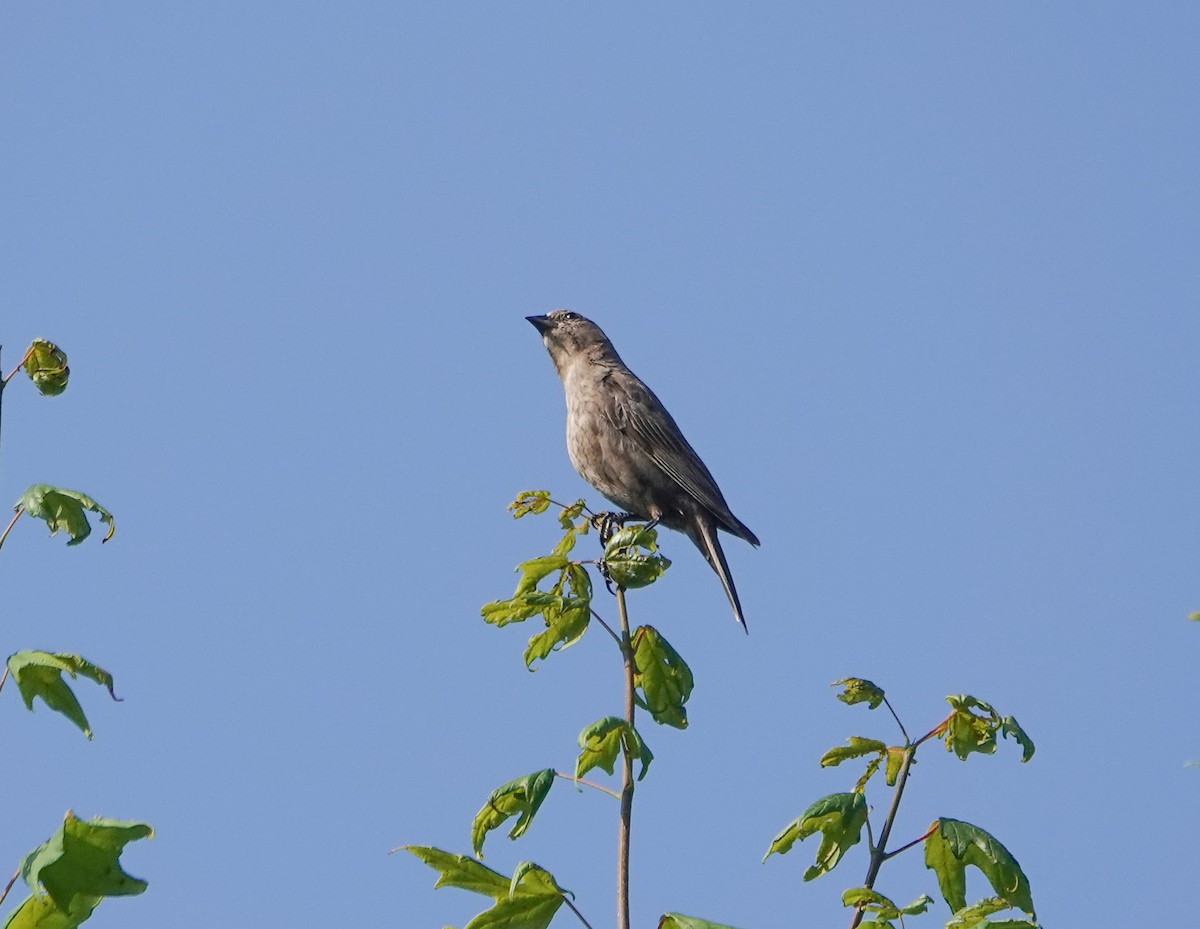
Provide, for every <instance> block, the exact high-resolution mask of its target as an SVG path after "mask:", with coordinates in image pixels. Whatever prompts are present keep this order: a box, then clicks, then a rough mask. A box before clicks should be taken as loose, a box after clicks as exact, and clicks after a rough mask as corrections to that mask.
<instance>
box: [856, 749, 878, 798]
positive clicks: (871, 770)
mask: <svg viewBox="0 0 1200 929" xmlns="http://www.w3.org/2000/svg"><path fill="white" fill-rule="evenodd" d="M885 754H886V753H885ZM883 759H884V755H876V756H875V757H874V758H872V759H871V760H870V761H868V762H867V767H866V770H865V771H863V773H862V777H860V778H859V779H858V781H857V782H856V783H855V784H854V790H855V792H856V793H862V792H863V791H864V790H866V789H867V782H868V781H869V780H870V779H871V778H873V777H874V776H875V772H877V771H878V770H879V766H880V765H881V764H883Z"/></svg>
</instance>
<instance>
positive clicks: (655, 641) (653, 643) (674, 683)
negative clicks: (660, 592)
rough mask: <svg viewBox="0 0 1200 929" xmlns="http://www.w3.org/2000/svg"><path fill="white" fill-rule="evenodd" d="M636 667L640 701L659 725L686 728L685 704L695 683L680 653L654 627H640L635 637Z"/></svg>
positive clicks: (635, 682)
mask: <svg viewBox="0 0 1200 929" xmlns="http://www.w3.org/2000/svg"><path fill="white" fill-rule="evenodd" d="M633 664H634V677H633V684H634V687H636V688H637V689H638V690H640V691H641V699H640V700H639V701H638V702H639V703H640V704H641V705H642V706H643V707H645V708H646V709H647V710H648V711H649V712H650V716H651V717H652V718H653V719H654V721H655V722H656V723H660V724H663V725H667V726H674V727H675V728H676V729H686V728H687V724H688V719H687V710H686V709H685V707H684V704H686V703H687V702H688V698H690V697H691V695H692V688H693V687H694V686H695V680H694V679H693V678H692V670H691V668H689V667H688V666H687V662H685V661H684V660H683V658H682V657H680V655H679V652H677V651H675V649H674V648H672V647H671V643H670V642H668V641H667V640H666V639H664V638H663V637H662V635H661V634H660V633H659V631H658V630H657V629H655V628H654V627H653V626H641V627H639V628H638V629H637V631H636V632H634V634H633Z"/></svg>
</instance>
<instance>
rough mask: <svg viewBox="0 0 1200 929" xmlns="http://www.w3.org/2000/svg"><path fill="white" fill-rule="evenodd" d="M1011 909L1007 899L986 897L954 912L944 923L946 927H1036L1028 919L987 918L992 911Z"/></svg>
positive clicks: (1030, 928)
mask: <svg viewBox="0 0 1200 929" xmlns="http://www.w3.org/2000/svg"><path fill="white" fill-rule="evenodd" d="M1011 909H1013V906H1012V904H1011V903H1009V902H1008V901H1007V900H1003V899H1001V898H1000V897H988V898H987V899H986V900H980V901H979V902H978V903H972V904H971V905H970V906H968V907H964V908H963V909H961V910H959V911H958V912H957V913H955V914H954V915H953V916H952V917H951V918H950V921H949V922H947V923H946V929H1038V924H1037V923H1036V922H1033V921H1030V920H1028V919H989V918H988V917H989V916H991V915H992V914H993V913H1000V912H1003V911H1004V910H1011Z"/></svg>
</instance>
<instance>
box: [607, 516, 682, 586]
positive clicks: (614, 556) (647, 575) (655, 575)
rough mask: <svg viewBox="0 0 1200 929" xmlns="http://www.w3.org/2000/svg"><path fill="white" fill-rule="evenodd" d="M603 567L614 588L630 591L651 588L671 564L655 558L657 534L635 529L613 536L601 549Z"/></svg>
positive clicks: (643, 527)
mask: <svg viewBox="0 0 1200 929" xmlns="http://www.w3.org/2000/svg"><path fill="white" fill-rule="evenodd" d="M604 566H605V568H606V569H607V571H608V575H609V577H611V578H612V580H613V583H614V584H616V585H617V586H618V587H623V588H625V589H626V590H633V589H635V588H638V587H646V586H647V585H649V584H653V583H654V582H655V581H656V580H658V579H659V578H660V577H662V575H663V572H664V571H666V570H667V568H669V567H671V562H670V559H668V558H665V557H663V556H662V555H660V554H658V532H657V530H655V529H647V528H646V527H645V526H643V525H637V526H626V527H625V528H624V529H620V530H618V531H617V532H616V533H614V534H613V537H612V538H611V539H609V542H608V545H607V546H605V548H604Z"/></svg>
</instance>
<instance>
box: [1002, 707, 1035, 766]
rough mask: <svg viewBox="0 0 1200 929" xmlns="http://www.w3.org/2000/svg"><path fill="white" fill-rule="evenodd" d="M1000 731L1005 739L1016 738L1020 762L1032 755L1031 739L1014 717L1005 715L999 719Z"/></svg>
mask: <svg viewBox="0 0 1200 929" xmlns="http://www.w3.org/2000/svg"><path fill="white" fill-rule="evenodd" d="M1000 731H1001V732H1002V733H1003V734H1004V737H1005V738H1006V739H1007V738H1013V739H1016V740H1017V744H1018V745H1020V746H1021V761H1022V763H1024V762H1026V761H1028V760H1029V759H1030V758H1032V757H1033V753H1034V751H1035V749H1034V747H1033V739H1031V738H1029V736H1028V734H1027V733H1026V732H1025V730H1024V729H1022V728H1021V725H1020V723H1018V722H1017V721H1016V719H1014V718H1013V717H1011V716H1005V717H1004V718H1003V719H1002V720H1000Z"/></svg>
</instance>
